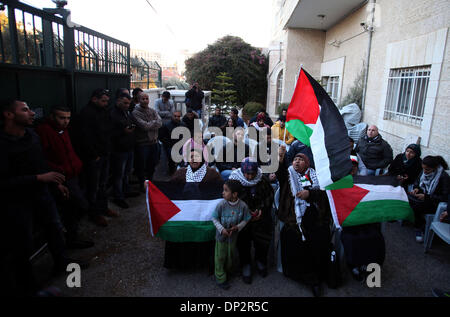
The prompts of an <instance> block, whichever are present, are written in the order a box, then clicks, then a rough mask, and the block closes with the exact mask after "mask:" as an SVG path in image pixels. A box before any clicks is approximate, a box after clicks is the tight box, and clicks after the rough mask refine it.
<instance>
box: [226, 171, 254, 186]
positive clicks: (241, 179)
mask: <svg viewBox="0 0 450 317" xmlns="http://www.w3.org/2000/svg"><path fill="white" fill-rule="evenodd" d="M261 178H262V171H261V169H260V168H259V167H258V172H257V173H256V176H255V178H254V179H252V180H251V181H249V180H247V178H245V176H244V173H242V170H241V169H240V168H238V169H235V170H234V171H233V172H231V175H230V177H229V179H234V180H237V181H239V182H240V183H241V185H242V186H245V187H252V186H255V185H256V184H258V183H259V181H260V180H261Z"/></svg>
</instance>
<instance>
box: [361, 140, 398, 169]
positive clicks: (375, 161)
mask: <svg viewBox="0 0 450 317" xmlns="http://www.w3.org/2000/svg"><path fill="white" fill-rule="evenodd" d="M356 152H357V153H358V154H359V156H360V157H361V159H362V160H363V162H364V164H365V165H366V167H367V168H368V169H373V170H376V169H378V168H385V167H387V166H388V165H389V164H390V163H391V162H392V158H393V154H392V148H391V146H390V145H389V144H388V143H387V142H386V141H385V140H383V138H382V137H381V135H380V134H379V135H378V136H377V137H375V138H374V140H373V141H369V138H368V137H367V136H363V137H361V139H359V142H358V145H357V146H356Z"/></svg>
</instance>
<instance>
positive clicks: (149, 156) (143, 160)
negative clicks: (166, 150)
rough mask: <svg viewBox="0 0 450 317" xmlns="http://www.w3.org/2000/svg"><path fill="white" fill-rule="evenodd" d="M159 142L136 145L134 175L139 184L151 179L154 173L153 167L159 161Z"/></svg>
mask: <svg viewBox="0 0 450 317" xmlns="http://www.w3.org/2000/svg"><path fill="white" fill-rule="evenodd" d="M159 154H160V151H159V144H158V143H155V144H151V145H141V144H139V145H137V146H136V152H135V160H136V175H137V177H138V179H139V182H140V183H141V184H143V183H144V181H145V180H146V179H148V180H152V179H153V174H154V173H155V167H156V165H158V162H159Z"/></svg>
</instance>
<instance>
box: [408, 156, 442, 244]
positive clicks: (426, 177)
mask: <svg viewBox="0 0 450 317" xmlns="http://www.w3.org/2000/svg"><path fill="white" fill-rule="evenodd" d="M447 169H448V165H447V162H445V160H444V159H443V158H442V156H426V157H425V158H424V159H423V160H422V174H421V175H420V177H419V178H418V179H417V180H416V182H415V183H414V189H413V191H412V192H410V193H409V195H408V197H409V203H410V205H411V208H412V209H413V210H414V214H415V224H414V225H415V228H416V241H417V242H419V243H420V242H423V232H424V229H425V216H424V215H425V214H427V213H435V212H436V208H437V206H438V204H439V203H440V202H447V200H448V194H449V184H450V177H449V176H448V174H447V173H446V172H445V170H447Z"/></svg>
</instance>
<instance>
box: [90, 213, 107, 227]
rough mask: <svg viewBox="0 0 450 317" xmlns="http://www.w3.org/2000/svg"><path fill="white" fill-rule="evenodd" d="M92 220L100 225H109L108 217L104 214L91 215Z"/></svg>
mask: <svg viewBox="0 0 450 317" xmlns="http://www.w3.org/2000/svg"><path fill="white" fill-rule="evenodd" d="M90 219H91V221H92V222H93V223H95V224H96V225H97V226H99V227H106V226H108V221H106V218H105V217H103V216H102V215H96V216H93V217H90Z"/></svg>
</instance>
